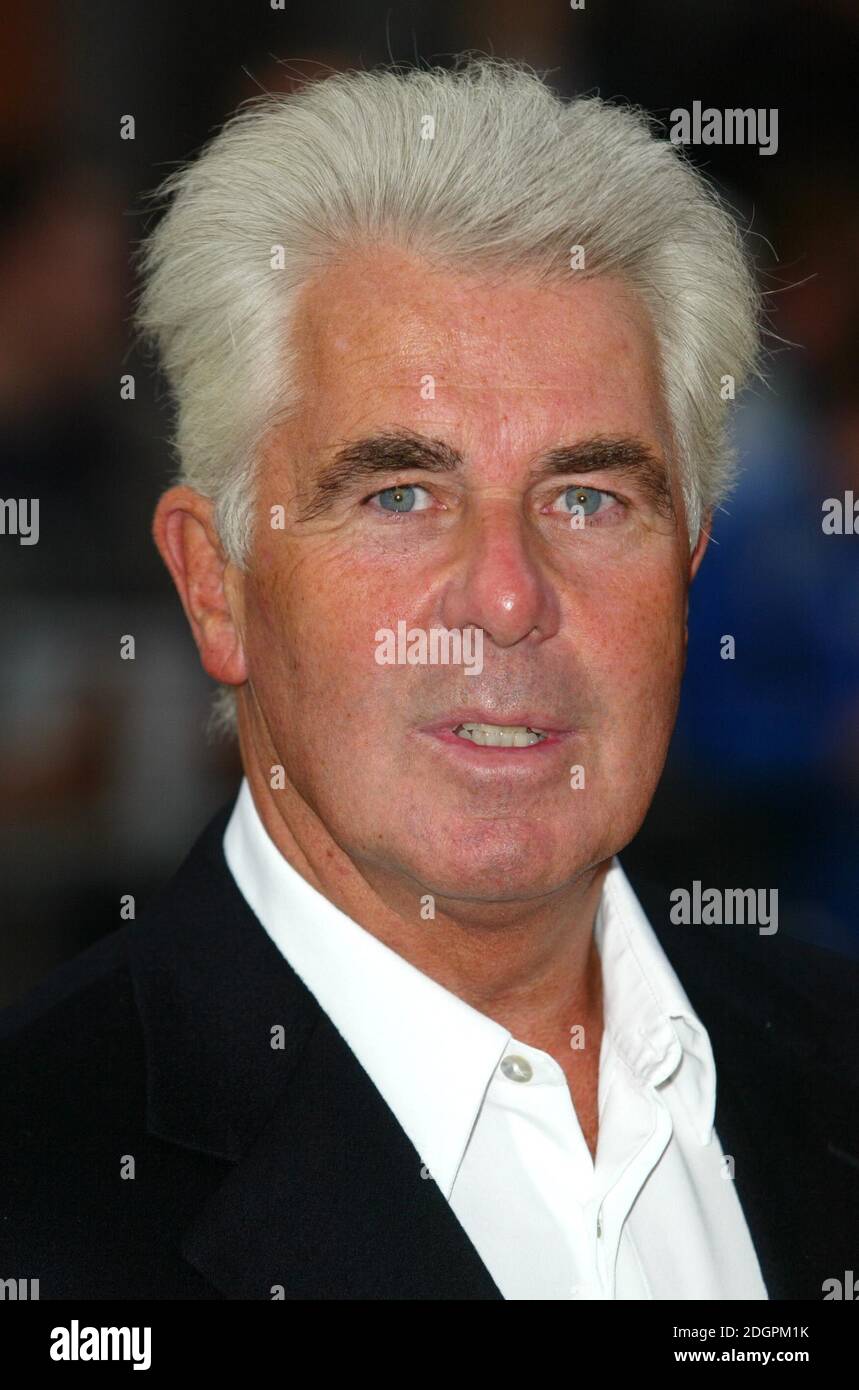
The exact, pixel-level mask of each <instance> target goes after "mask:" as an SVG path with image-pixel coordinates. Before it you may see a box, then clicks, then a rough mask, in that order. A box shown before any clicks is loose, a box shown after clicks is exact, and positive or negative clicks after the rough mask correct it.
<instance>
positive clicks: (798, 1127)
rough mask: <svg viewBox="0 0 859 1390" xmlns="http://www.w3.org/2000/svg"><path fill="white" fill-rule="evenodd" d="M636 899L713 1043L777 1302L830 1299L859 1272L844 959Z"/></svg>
mask: <svg viewBox="0 0 859 1390" xmlns="http://www.w3.org/2000/svg"><path fill="white" fill-rule="evenodd" d="M636 891H637V892H639V896H640V898H641V901H642V903H644V902H645V901H648V916H649V920H650V922H651V924H652V925H653V927H654V930H655V931H656V933H657V935H658V936H659V938H660V941H661V943H662V946H663V948H664V949H665V951H666V954H667V955H668V957H669V959H670V960H671V963H672V965H673V966H674V968H675V970H676V972H677V975H678V977H679V979H680V980H681V982H682V984H683V987H684V989H685V990H686V993H687V994H688V996H689V999H690V1002H691V1003H692V1006H693V1008H694V1009H695V1011H696V1012H697V1014H698V1016H699V1017H700V1019H701V1022H702V1023H703V1024H704V1026H705V1028H706V1029H707V1032H708V1034H709V1036H710V1041H711V1044H712V1047H713V1055H714V1058H715V1062H716V1133H717V1134H718V1136H719V1139H720V1142H721V1144H722V1148H723V1150H724V1152H725V1153H726V1154H730V1155H731V1156H732V1157H733V1159H734V1182H735V1185H736V1192H737V1196H738V1197H739V1199H740V1204H741V1206H742V1208H743V1211H744V1214H745V1217H746V1222H747V1224H748V1227H749V1232H750V1235H751V1237H752V1241H753V1244H754V1246H755V1250H756V1252H757V1255H758V1261H759V1263H760V1266H761V1273H762V1275H763V1278H764V1282H765V1284H766V1286H767V1290H768V1293H769V1296H770V1298H771V1299H813V1300H817V1299H820V1298H822V1297H823V1291H822V1284H823V1281H824V1280H825V1279H826V1278H829V1277H832V1276H836V1277H838V1278H841V1277H842V1276H843V1272H844V1270H845V1269H848V1268H852V1264H853V1263H855V1259H854V1258H853V1257H852V1255H851V1242H852V1241H853V1232H854V1231H855V1221H856V1191H857V1184H856V1177H857V1171H856V1170H857V1169H859V1135H857V1132H856V1113H857V1109H859V1103H857V1101H858V1100H859V1098H857V1094H856V1087H855V1077H854V1076H853V1075H852V1072H853V1067H852V1064H850V1063H849V1062H848V1061H847V1059H848V1058H849V1057H850V1056H851V1055H852V1054H853V1053H854V1052H855V1046H853V1047H851V1045H849V1044H842V1045H841V1046H839V1041H838V1036H839V1028H838V1020H839V1015H840V1013H841V1012H842V1005H843V1004H845V1003H846V1002H847V1001H846V999H845V1000H842V999H841V998H840V992H839V989H838V987H837V986H838V973H839V969H840V967H839V961H838V958H837V957H832V956H831V955H830V953H828V952H825V951H821V950H820V949H819V948H815V947H812V946H805V945H803V944H801V943H798V942H795V941H792V940H791V939H790V938H787V937H785V938H783V939H779V938H777V937H761V936H760V935H758V934H757V932H755V931H754V929H742V928H736V927H721V928H720V927H715V928H711V927H702V926H692V927H680V926H675V925H674V924H670V923H668V921H667V919H666V914H665V907H664V904H665V903H666V902H667V900H668V899H667V895H666V894H664V893H663V894H658V893H654V892H653V890H652V889H650V890H648V889H645V890H641V889H640V888H638V887H637V889H636ZM660 901H661V904H662V906H661V908H660V906H659V903H660ZM737 933H740V935H736V934H737ZM732 934H733V935H732ZM800 980H801V981H803V983H804V985H805V988H804V989H802V990H800V989H799V988H796V987H795V986H796V984H797V982H798V981H800ZM845 1054H846V1055H845Z"/></svg>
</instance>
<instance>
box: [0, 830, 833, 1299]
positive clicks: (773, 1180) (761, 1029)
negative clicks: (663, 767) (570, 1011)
mask: <svg viewBox="0 0 859 1390" xmlns="http://www.w3.org/2000/svg"><path fill="white" fill-rule="evenodd" d="M230 810H231V806H227V807H225V808H224V809H223V810H222V811H221V812H220V814H219V815H218V816H217V817H216V818H215V819H214V820H213V821H212V823H211V824H210V825H209V826H208V828H207V829H206V831H205V832H204V833H203V835H202V836H201V838H200V840H199V841H198V842H197V844H196V845H195V847H194V849H193V850H192V852H191V854H190V856H189V857H188V859H187V860H186V861H185V863H184V865H183V866H182V868H181V869H180V870H179V872H178V874H177V875H176V877H175V878H174V879H173V881H172V882H171V883H170V884H169V886H168V887H167V888H166V890H165V891H164V892H163V893H162V895H161V897H160V899H159V900H158V901H157V902H156V903H155V904H154V905H153V907H152V908H151V909H150V910H149V911H148V912H147V913H145V914H144V915H143V916H142V917H141V919H140V920H139V921H138V922H132V923H129V924H127V925H126V926H124V927H123V928H122V929H120V930H118V931H115V932H114V933H112V934H111V935H109V936H108V937H106V938H104V939H102V940H101V941H99V942H98V943H97V944H96V945H95V946H93V947H91V948H90V949H89V950H88V951H86V952H85V953H84V954H83V955H81V956H79V957H78V958H77V959H75V960H73V961H71V962H69V963H68V964H66V965H64V966H61V967H60V968H59V969H58V970H56V971H54V973H53V974H52V975H51V976H50V977H49V978H48V979H47V980H46V981H45V982H44V983H43V984H41V985H40V986H38V988H37V989H36V990H34V991H32V992H31V993H30V994H29V995H28V996H27V998H26V999H25V1000H24V1001H23V1002H22V1003H20V1004H18V1005H16V1006H14V1007H13V1008H12V1009H8V1010H6V1011H5V1013H4V1014H3V1015H2V1016H0V1135H2V1159H0V1278H4V1279H5V1278H13V1277H14V1278H21V1279H34V1278H38V1279H39V1281H40V1296H41V1298H42V1299H63V1298H66V1299H71V1298H95V1299H107V1298H120V1299H145V1298H156V1299H157V1298H161V1299H220V1298H232V1299H236V1298H240V1299H241V1298H244V1299H271V1298H272V1297H273V1294H272V1290H273V1288H275V1287H276V1286H282V1288H283V1290H284V1294H285V1297H287V1298H300V1299H317V1298H318V1299H332V1298H333V1299H491V1298H494V1299H498V1298H501V1294H500V1292H499V1290H498V1288H497V1286H496V1285H495V1283H494V1281H493V1279H492V1277H491V1276H490V1274H489V1272H488V1271H487V1269H486V1267H485V1266H484V1265H483V1263H482V1261H481V1259H480V1257H479V1256H478V1254H477V1252H476V1250H475V1249H474V1246H473V1245H472V1244H471V1242H470V1240H469V1239H468V1237H467V1235H466V1234H465V1232H464V1231H463V1229H462V1227H461V1226H460V1224H459V1222H458V1221H457V1219H456V1217H455V1216H454V1214H453V1212H452V1211H451V1209H450V1207H449V1206H448V1204H447V1202H446V1201H445V1199H444V1198H443V1196H442V1195H441V1192H440V1191H439V1189H438V1188H437V1187H436V1185H435V1183H434V1182H433V1181H432V1180H431V1179H429V1180H427V1179H424V1178H422V1177H421V1161H420V1158H419V1156H418V1154H417V1152H416V1150H415V1149H414V1147H413V1145H412V1143H411V1141H410V1140H409V1139H408V1137H407V1136H406V1134H405V1132H404V1131H403V1130H402V1128H401V1127H400V1125H399V1123H398V1122H397V1120H396V1119H395V1117H394V1115H393V1114H392V1112H391V1111H390V1110H389V1109H388V1107H387V1105H386V1103H385V1101H384V1100H383V1099H382V1097H381V1096H380V1094H379V1092H378V1091H377V1090H376V1089H375V1087H374V1086H373V1084H372V1083H371V1081H370V1080H369V1078H368V1076H367V1075H366V1073H365V1072H364V1071H363V1069H362V1067H361V1066H360V1064H359V1063H358V1061H357V1059H356V1058H355V1056H354V1055H353V1053H352V1052H350V1050H349V1048H348V1047H347V1046H346V1044H345V1043H344V1041H343V1040H342V1038H341V1037H340V1035H339V1033H338V1032H337V1030H336V1028H335V1027H334V1025H333V1024H332V1023H331V1021H330V1019H329V1018H328V1016H327V1015H326V1014H325V1013H323V1012H322V1010H321V1009H320V1008H319V1005H318V1004H317V1003H316V1001H315V999H314V998H313V996H312V995H311V994H310V993H309V991H308V990H307V989H306V988H305V986H304V985H303V984H302V983H301V981H300V980H299V978H298V977H297V975H296V974H295V973H294V971H293V970H292V969H291V968H290V966H289V965H288V964H287V963H286V961H285V960H284V959H283V957H282V956H281V955H280V953H279V952H278V950H277V949H276V947H275V946H274V945H273V944H272V942H271V941H270V939H269V937H268V935H267V934H266V932H265V931H264V930H263V929H262V927H261V926H260V924H259V923H258V922H257V920H256V918H255V917H254V916H253V914H252V912H251V910H250V908H249V907H248V906H247V905H246V903H245V901H244V899H243V898H242V896H241V894H240V893H239V890H238V888H237V886H236V884H235V882H234V880H233V878H232V876H231V874H230V872H229V870H228V868H227V865H226V862H225V859H224V855H223V850H222V847H221V838H222V835H223V831H224V828H225V825H226V821H227V818H228V815H229V812H230ZM636 887H637V888H638V891H639V893H640V895H641V896H642V901H643V904H644V906H645V909H646V910H649V912H650V913H651V921H652V922H653V925H654V928H655V929H656V930H657V932H658V934H659V936H660V939H661V940H662V942H663V945H664V946H665V949H666V951H667V952H668V955H669V958H670V959H671V961H672V963H673V964H674V967H675V969H676V970H677V973H678V975H679V977H680V979H681V981H682V982H683V985H684V987H685V988H686V991H687V993H688V994H689V996H690V998H691V1001H692V1004H693V1005H694V1007H695V1008H696V1010H697V1011H698V1012H699V1014H700V1016H701V1018H702V1020H703V1022H704V1024H705V1026H706V1027H707V1028H708V1030H709V1032H710V1036H711V1039H712V1042H713V1048H714V1052H715V1057H716V1065H717V1073H718V1108H717V1115H716V1124H717V1131H718V1134H719V1136H720V1138H721V1140H722V1144H723V1146H724V1149H725V1151H726V1153H730V1154H733V1155H734V1158H735V1163H736V1185H737V1191H738V1194H739V1197H740V1200H741V1202H742V1205H743V1208H744V1210H745V1213H746V1218H747V1220H748V1223H749V1227H750V1230H751V1233H752V1238H753V1240H754V1242H755V1246H756V1248H757V1251H758V1257H759V1259H760V1262H761V1267H762V1270H763V1274H764V1279H765V1281H766V1283H767V1286H768V1289H769V1291H770V1297H771V1298H778V1299H796V1298H800V1299H820V1298H821V1297H822V1289H821V1285H822V1283H823V1280H824V1279H826V1278H830V1277H836V1278H839V1279H840V1278H843V1274H844V1271H845V1270H846V1269H852V1268H856V1267H857V1256H859V1243H857V1235H859V1228H857V1220H856V1215H857V1208H856V1200H857V1179H859V1135H857V1127H856V1117H857V1090H859V1087H858V1086H857V1076H856V1070H857V1068H856V1057H857V1047H856V1044H857V1034H856V1027H855V1024H854V1023H853V1021H852V1020H853V1013H854V1009H855V1001H856V983H857V974H859V970H857V967H856V966H855V965H852V964H850V963H848V962H846V961H844V960H842V959H841V958H839V957H836V956H834V955H831V954H830V953H827V952H824V951H821V950H818V949H815V948H812V947H805V946H800V945H797V944H795V943H792V942H790V941H789V940H787V939H780V937H779V936H778V935H777V936H774V937H759V936H758V935H757V934H756V933H753V934H752V935H749V929H740V928H736V927H722V928H713V929H708V928H703V927H669V926H667V925H665V919H666V915H667V913H666V904H667V896H666V895H665V894H662V895H661V896H660V897H659V898H658V900H656V901H655V902H654V904H653V905H651V906H650V907H649V908H648V903H647V901H646V897H645V896H644V895H643V894H642V893H641V888H640V886H639V885H636ZM752 931H753V929H752ZM740 933H742V937H743V939H742V941H740V940H739V939H738V937H739V934H740ZM356 988H360V981H356ZM276 1025H282V1026H283V1029H284V1031H285V1038H286V1043H285V1047H283V1048H282V1049H273V1048H272V1046H271V1038H272V1034H271V1030H272V1028H274V1027H276ZM129 1158H130V1159H133V1165H134V1176H133V1178H131V1177H123V1176H122V1175H121V1174H122V1171H123V1165H125V1171H128V1170H129V1168H130V1163H129Z"/></svg>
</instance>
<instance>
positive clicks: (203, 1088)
mask: <svg viewBox="0 0 859 1390" xmlns="http://www.w3.org/2000/svg"><path fill="white" fill-rule="evenodd" d="M231 810H232V806H228V807H226V808H225V809H224V810H223V811H222V812H221V813H220V814H219V815H218V816H217V817H216V818H215V820H214V821H213V822H212V823H211V824H210V826H209V827H208V828H207V830H206V831H205V832H204V834H203V836H202V837H201V839H200V840H199V841H198V843H197V845H196V846H195V847H194V849H193V850H192V852H191V854H190V856H189V858H188V859H187V860H186V862H185V864H184V865H183V866H182V868H181V869H180V871H179V873H178V875H177V876H176V878H175V879H174V880H173V883H172V884H171V885H170V887H169V888H168V889H167V890H166V891H165V893H164V894H163V895H162V898H161V900H160V902H159V903H158V904H157V905H156V906H155V907H154V908H153V910H152V911H151V912H150V913H149V914H147V916H146V917H145V918H143V919H141V922H140V924H139V925H138V924H134V926H133V927H132V928H131V930H130V932H129V957H130V965H131V971H132V978H133V981H134V990H135V997H136V1000H137V1005H138V1010H139V1013H140V1018H141V1021H142V1026H143V1031H144V1037H145V1049H146V1065H147V1129H148V1130H149V1132H150V1133H151V1134H153V1135H156V1136H157V1137H158V1138H160V1139H162V1140H164V1141H166V1142H168V1143H173V1144H178V1145H181V1146H183V1147H186V1148H192V1149H195V1150H197V1151H199V1152H201V1153H205V1154H208V1155H209V1156H210V1157H211V1158H212V1159H215V1160H218V1161H219V1166H218V1168H217V1170H216V1171H217V1174H218V1177H219V1178H221V1180H220V1181H219V1182H218V1184H217V1186H216V1187H215V1188H214V1190H213V1191H210V1193H209V1195H208V1197H207V1198H206V1199H205V1200H204V1202H203V1205H202V1207H201V1209H200V1210H199V1211H198V1212H197V1214H196V1216H195V1217H194V1219H193V1221H192V1222H191V1224H190V1225H189V1226H188V1227H187V1228H186V1229H185V1230H183V1231H182V1232H180V1233H179V1241H178V1243H179V1246H180V1249H181V1252H182V1254H183V1256H184V1258H185V1259H186V1260H187V1261H189V1263H190V1264H192V1265H193V1266H194V1267H195V1268H196V1269H197V1270H198V1271H199V1272H200V1273H201V1274H202V1275H203V1276H204V1277H205V1278H206V1279H207V1280H208V1281H209V1282H210V1283H211V1284H212V1285H213V1286H214V1287H215V1288H217V1289H218V1290H220V1292H221V1293H223V1294H225V1295H226V1296H227V1297H229V1298H248V1299H267V1300H270V1299H272V1298H274V1297H278V1296H283V1297H286V1298H302V1299H313V1298H320V1299H323V1298H324V1299H329V1298H335V1299H337V1298H343V1299H356V1298H357V1299H361V1298H366V1299H373V1298H379V1299H410V1298H415V1299H427V1298H430V1299H432V1298H437V1299H471V1298H495V1299H499V1298H501V1293H500V1291H499V1290H498V1288H497V1286H496V1285H495V1283H494V1281H493V1280H492V1278H491V1276H490V1274H489V1272H488V1270H487V1269H486V1267H485V1265H484V1264H483V1262H482V1261H481V1259H480V1257H479V1255H478V1254H477V1251H476V1250H475V1248H474V1246H473V1245H472V1243H471V1241H470V1240H469V1238H468V1236H467V1235H466V1233H465V1231H464V1230H463V1228H462V1226H461V1225H460V1224H459V1222H458V1221H457V1219H456V1217H455V1216H454V1214H453V1212H452V1210H451V1208H450V1206H449V1205H448V1203H447V1202H446V1200H445V1199H444V1197H443V1195H442V1194H441V1192H440V1191H439V1189H438V1187H437V1186H436V1184H435V1183H434V1182H433V1181H432V1178H431V1177H423V1176H422V1164H421V1159H420V1157H419V1155H418V1153H417V1151H416V1150H415V1148H414V1146H413V1145H412V1143H411V1141H410V1140H409V1138H408V1136H407V1135H406V1133H405V1132H404V1130H403V1129H402V1127H401V1126H400V1124H399V1122H398V1121H397V1119H396V1117H395V1116H394V1114H393V1113H392V1112H391V1110H390V1109H389V1108H388V1106H387V1104H386V1102H385V1101H384V1100H383V1098H382V1096H381V1095H380V1093H379V1092H378V1091H377V1089H376V1087H375V1086H374V1085H373V1083H372V1082H371V1080H370V1078H369V1077H368V1076H367V1074H366V1072H365V1071H364V1070H363V1068H362V1067H361V1065H360V1063H359V1062H358V1060H357V1058H356V1057H355V1056H354V1054H353V1053H352V1052H351V1050H350V1049H349V1048H348V1047H347V1045H346V1043H345V1042H344V1040H343V1038H342V1037H341V1036H340V1034H339V1033H338V1032H337V1030H336V1028H335V1027H334V1025H333V1024H332V1023H331V1020H330V1019H329V1018H328V1017H327V1015H326V1014H324V1013H323V1011H322V1010H321V1009H320V1007H319V1005H318V1004H317V1002H316V1000H315V998H314V997H313V995H312V994H311V993H310V992H309V990H307V988H306V987H305V985H304V984H303V982H302V981H301V980H300V979H299V977H298V976H297V975H296V974H295V972H294V971H293V970H292V968H291V967H290V966H289V964H288V962H287V961H286V960H284V958H283V956H282V955H281V954H280V952H279V951H278V950H277V948H276V947H275V946H274V944H273V942H272V941H271V940H270V938H269V937H268V935H267V933H266V932H265V931H264V929H263V927H262V926H261V924H260V923H259V922H258V921H257V920H256V918H255V917H254V915H253V913H252V912H251V910H250V908H249V907H248V906H247V904H246V903H245V900H244V898H243V897H242V896H241V894H240V892H239V890H238V888H237V886H236V884H235V882H234V880H233V878H232V875H231V874H230V872H229V869H228V868H227V865H226V861H225V859H224V856H223V851H222V847H221V841H222V838H223V833H224V829H225V827H226V823H227V820H228V818H229V814H230V811H231ZM273 1041H274V1043H275V1046H272V1043H273ZM224 1162H226V1163H227V1164H228V1165H229V1166H228V1168H227V1170H226V1176H222V1174H223V1171H224V1170H223V1165H224ZM280 1290H282V1291H283V1292H282V1294H281V1293H280Z"/></svg>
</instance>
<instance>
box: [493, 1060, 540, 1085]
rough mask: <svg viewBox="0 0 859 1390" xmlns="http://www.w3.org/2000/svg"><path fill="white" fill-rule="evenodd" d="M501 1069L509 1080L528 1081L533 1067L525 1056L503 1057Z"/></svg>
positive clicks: (532, 1072)
mask: <svg viewBox="0 0 859 1390" xmlns="http://www.w3.org/2000/svg"><path fill="white" fill-rule="evenodd" d="M501 1070H502V1071H503V1073H504V1075H505V1076H506V1077H509V1079H510V1080H511V1081H530V1080H531V1077H532V1076H533V1075H534V1069H533V1067H532V1066H531V1063H530V1062H529V1061H527V1060H526V1058H525V1057H505V1058H504V1060H503V1062H502V1063H501Z"/></svg>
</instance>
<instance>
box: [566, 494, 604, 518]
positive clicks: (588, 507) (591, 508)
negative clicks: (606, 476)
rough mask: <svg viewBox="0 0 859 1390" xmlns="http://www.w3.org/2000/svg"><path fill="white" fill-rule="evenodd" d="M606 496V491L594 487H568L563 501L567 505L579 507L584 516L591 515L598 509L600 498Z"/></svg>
mask: <svg viewBox="0 0 859 1390" xmlns="http://www.w3.org/2000/svg"><path fill="white" fill-rule="evenodd" d="M607 496H608V493H606V492H600V490H599V488H596V487H568V488H567V490H566V492H565V493H564V502H565V504H566V506H568V507H581V509H582V512H583V513H584V515H585V516H593V515H594V513H595V512H597V511H599V506H600V498H601V497H607Z"/></svg>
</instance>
